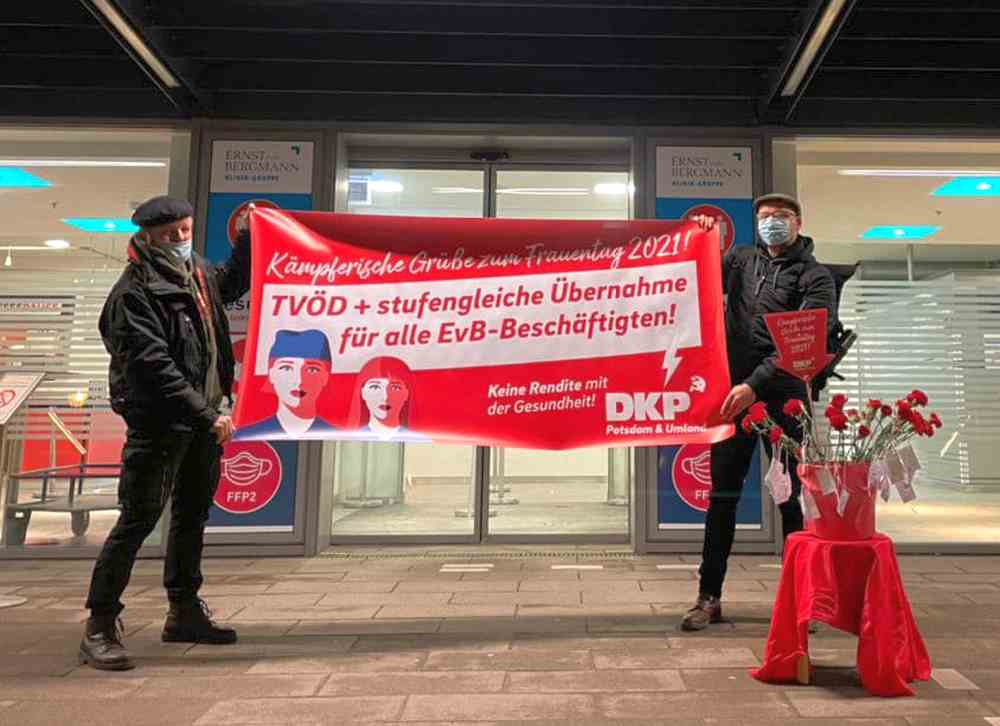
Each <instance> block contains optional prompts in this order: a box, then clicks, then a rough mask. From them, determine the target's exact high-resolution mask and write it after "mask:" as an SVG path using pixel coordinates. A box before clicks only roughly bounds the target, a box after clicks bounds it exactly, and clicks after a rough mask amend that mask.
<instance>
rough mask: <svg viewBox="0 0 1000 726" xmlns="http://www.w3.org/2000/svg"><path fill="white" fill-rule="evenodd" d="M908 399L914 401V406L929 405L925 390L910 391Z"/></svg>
mask: <svg viewBox="0 0 1000 726" xmlns="http://www.w3.org/2000/svg"><path fill="white" fill-rule="evenodd" d="M906 400H907V401H909V402H910V403H912V404H913V405H914V406H926V405H927V394H926V393H924V392H923V391H920V390H917V389H914V390H913V391H911V392H910V395H909V396H907V397H906Z"/></svg>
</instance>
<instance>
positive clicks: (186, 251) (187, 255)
mask: <svg viewBox="0 0 1000 726" xmlns="http://www.w3.org/2000/svg"><path fill="white" fill-rule="evenodd" d="M192 244H193V243H192V242H183V243H181V244H179V245H164V247H165V249H167V250H168V251H169V252H170V254H172V255H173V256H174V257H176V258H178V259H180V260H184V262H187V261H189V260H190V259H191V247H192Z"/></svg>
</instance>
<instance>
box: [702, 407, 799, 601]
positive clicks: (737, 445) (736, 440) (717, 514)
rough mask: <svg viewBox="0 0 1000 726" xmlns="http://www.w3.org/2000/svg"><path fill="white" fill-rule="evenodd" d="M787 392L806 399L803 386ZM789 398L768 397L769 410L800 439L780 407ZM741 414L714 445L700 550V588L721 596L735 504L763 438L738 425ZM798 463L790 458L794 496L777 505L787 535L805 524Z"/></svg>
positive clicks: (796, 427) (782, 426)
mask: <svg viewBox="0 0 1000 726" xmlns="http://www.w3.org/2000/svg"><path fill="white" fill-rule="evenodd" d="M788 395H789V398H799V399H802V400H804V399H805V391H804V390H802V391H801V392H799V391H797V390H794V389H793V390H791V391H789V394H788ZM786 400H787V399H786V398H784V397H781V398H780V399H775V400H772V401H767V409H768V413H769V414H770V415H771V418H772V419H774V421H775V422H777V424H778V425H779V426H781V428H783V429H784V430H785V432H786V433H787V434H788V435H789V436H791V437H792V438H794V439H796V440H799V439H801V437H802V436H801V432H800V431H799V428H798V424H797V423H796V422H795V420H794V419H791V418H789V417H788V416H785V414H783V413H782V411H781V408H782V406H784V404H785V401H786ZM742 418H743V416H742V415H741V416H739V417H738V418H737V421H736V424H737V425H736V434H735V435H734V436H733V437H732V438H730V439H726V440H725V441H720V442H719V443H717V444H713V445H712V492H711V494H710V495H709V502H708V512H707V513H706V514H705V543H704V545H703V547H702V551H701V568H700V569H699V574H700V575H701V584H700V586H699V592H701V593H705V594H707V595H714V596H715V597H722V582H723V580H725V578H726V564H727V562H728V560H729V553H730V552H731V551H732V549H733V538H734V537H735V536H736V507H737V505H738V504H739V502H740V494H741V493H742V491H743V480H744V479H745V478H746V476H747V474H748V473H749V471H750V463H751V460H752V459H753V453H754V449H755V448H756V446H757V442H758V440H760V437H759V436H758V435H757V434H747V433H745V432H744V431H743V429H742V428H741V427H740V425H739V422H740V421H741V420H742ZM764 447H765V449H766V450H767V453H768V455H769V456H771V455H772V451H771V444H770V442H768V441H764ZM796 464H797V462H796V461H795V459H792V458H789V459H788V466H789V468H790V470H791V475H792V496H791V498H790V499H789V500H788V501H787V502H785V503H784V504H782V505H780V506H779V507H778V508H779V510H780V511H781V530H782V535H783V536H784V537H788V535H790V534H792V533H793V532H798V531H799V530H801V529H802V527H803V520H802V505H801V504H799V492H801V491H802V482H801V481H800V480H799V475H798V472H797V471H796Z"/></svg>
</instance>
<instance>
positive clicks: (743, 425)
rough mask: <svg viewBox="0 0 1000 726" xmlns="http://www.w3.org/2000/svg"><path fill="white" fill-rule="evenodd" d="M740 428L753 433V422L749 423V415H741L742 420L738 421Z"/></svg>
mask: <svg viewBox="0 0 1000 726" xmlns="http://www.w3.org/2000/svg"><path fill="white" fill-rule="evenodd" d="M740 428H741V429H743V430H744V431H745V432H746V433H748V434H752V433H753V424H752V423H750V417H749V416H744V417H743V421H741V422H740Z"/></svg>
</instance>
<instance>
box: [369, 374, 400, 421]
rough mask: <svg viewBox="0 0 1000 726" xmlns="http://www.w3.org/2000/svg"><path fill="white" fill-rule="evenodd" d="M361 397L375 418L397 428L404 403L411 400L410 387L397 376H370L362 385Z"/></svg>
mask: <svg viewBox="0 0 1000 726" xmlns="http://www.w3.org/2000/svg"><path fill="white" fill-rule="evenodd" d="M361 398H362V399H363V400H364V402H365V405H366V406H367V407H368V412H369V413H370V414H371V415H372V417H373V418H375V419H376V420H378V421H379V422H380V423H382V424H384V425H385V426H389V427H393V428H395V427H396V426H399V417H400V414H401V413H402V411H403V406H404V404H405V403H406V402H407V401H408V400H410V389H408V388H407V387H406V384H405V383H403V382H402V381H400V380H397V379H395V378H369V379H368V380H367V381H365V383H364V385H363V386H362V387H361Z"/></svg>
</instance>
